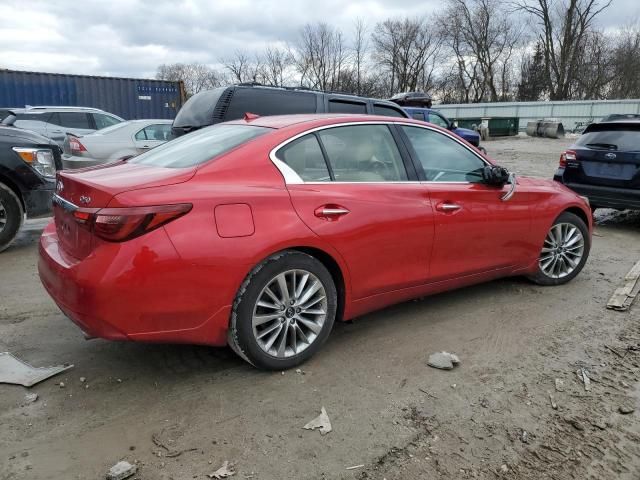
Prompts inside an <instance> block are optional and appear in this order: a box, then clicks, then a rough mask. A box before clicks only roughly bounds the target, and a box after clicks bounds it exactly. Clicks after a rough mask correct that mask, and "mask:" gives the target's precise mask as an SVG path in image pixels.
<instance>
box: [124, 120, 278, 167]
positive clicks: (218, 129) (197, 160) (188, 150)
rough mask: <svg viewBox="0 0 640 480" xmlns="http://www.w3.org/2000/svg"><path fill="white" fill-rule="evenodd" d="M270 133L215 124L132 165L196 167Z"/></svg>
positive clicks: (138, 159)
mask: <svg viewBox="0 0 640 480" xmlns="http://www.w3.org/2000/svg"><path fill="white" fill-rule="evenodd" d="M271 130H272V129H270V128H265V127H255V126H250V125H214V126H212V127H207V128H203V129H202V130H197V131H195V132H191V133H189V134H187V135H184V136H182V137H180V138H177V139H175V140H171V141H170V142H167V143H164V144H162V145H160V146H159V147H156V148H154V149H153V150H149V151H148V152H146V153H143V154H142V155H139V156H137V157H135V158H132V159H131V160H129V162H130V163H140V164H142V165H153V166H155V167H167V168H184V167H193V166H195V165H200V164H201V163H204V162H206V161H208V160H211V159H212V158H214V157H217V156H218V155H221V154H223V153H225V152H228V151H229V150H231V149H232V148H235V147H237V146H239V145H241V144H243V143H245V142H248V141H249V140H251V139H253V138H256V137H258V136H260V135H264V134H265V133H267V132H269V131H271Z"/></svg>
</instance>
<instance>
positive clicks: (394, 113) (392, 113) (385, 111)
mask: <svg viewBox="0 0 640 480" xmlns="http://www.w3.org/2000/svg"><path fill="white" fill-rule="evenodd" d="M373 113H375V114H376V115H384V116H385V117H400V118H407V117H406V116H405V115H403V114H402V112H400V111H398V110H397V109H395V108H393V107H389V106H387V105H380V104H378V103H376V104H375V105H374V106H373Z"/></svg>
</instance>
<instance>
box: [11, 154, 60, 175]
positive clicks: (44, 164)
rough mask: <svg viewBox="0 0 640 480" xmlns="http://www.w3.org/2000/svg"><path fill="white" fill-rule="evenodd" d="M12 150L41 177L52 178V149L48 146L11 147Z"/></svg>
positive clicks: (53, 161)
mask: <svg viewBox="0 0 640 480" xmlns="http://www.w3.org/2000/svg"><path fill="white" fill-rule="evenodd" d="M13 151H14V152H16V153H17V154H18V155H20V158H21V159H22V160H24V161H25V162H26V163H28V164H29V165H31V167H33V169H34V170H35V171H36V172H38V173H39V174H40V175H42V176H43V177H47V178H54V177H55V176H56V162H55V160H54V159H53V151H51V150H49V149H48V148H25V147H13Z"/></svg>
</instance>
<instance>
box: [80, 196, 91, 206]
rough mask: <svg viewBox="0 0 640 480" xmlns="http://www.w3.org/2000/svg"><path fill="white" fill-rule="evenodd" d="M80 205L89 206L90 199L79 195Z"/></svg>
mask: <svg viewBox="0 0 640 480" xmlns="http://www.w3.org/2000/svg"><path fill="white" fill-rule="evenodd" d="M80 203H82V204H83V205H89V204H90V203H91V197H87V196H85V195H80Z"/></svg>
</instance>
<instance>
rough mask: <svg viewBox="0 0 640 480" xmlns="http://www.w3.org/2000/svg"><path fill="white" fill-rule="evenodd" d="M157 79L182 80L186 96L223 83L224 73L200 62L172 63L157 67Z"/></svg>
mask: <svg viewBox="0 0 640 480" xmlns="http://www.w3.org/2000/svg"><path fill="white" fill-rule="evenodd" d="M156 78H157V79H159V80H172V81H180V80H181V81H182V82H183V83H184V88H185V90H186V94H187V96H188V97H190V96H191V95H195V94H196V93H198V92H199V91H201V90H207V89H210V88H215V87H219V86H220V85H223V84H224V83H225V77H224V74H222V73H221V72H219V71H217V70H215V69H213V68H211V67H208V66H207V65H204V64H202V63H172V64H162V65H160V66H159V67H158V70H157V72H156Z"/></svg>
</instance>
